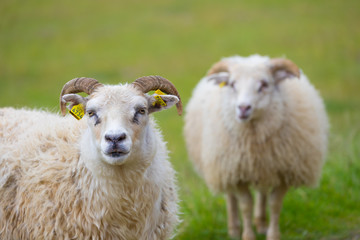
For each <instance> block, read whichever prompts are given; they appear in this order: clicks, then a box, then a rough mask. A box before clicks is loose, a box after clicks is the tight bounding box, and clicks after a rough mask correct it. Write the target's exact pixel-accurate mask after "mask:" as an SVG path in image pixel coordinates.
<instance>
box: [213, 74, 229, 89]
mask: <svg viewBox="0 0 360 240" xmlns="http://www.w3.org/2000/svg"><path fill="white" fill-rule="evenodd" d="M229 79H230V74H229V73H228V72H219V73H214V74H212V75H210V76H208V81H214V82H215V84H218V85H220V86H225V85H228V83H229Z"/></svg>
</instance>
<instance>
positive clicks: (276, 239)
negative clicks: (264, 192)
mask: <svg viewBox="0 0 360 240" xmlns="http://www.w3.org/2000/svg"><path fill="white" fill-rule="evenodd" d="M287 190H288V188H287V187H286V186H283V185H280V186H278V187H275V188H274V190H273V191H272V193H271V194H270V199H269V205H270V224H269V229H268V232H267V236H266V240H280V228H279V217H280V212H281V208H282V203H283V199H284V196H285V194H286V192H287Z"/></svg>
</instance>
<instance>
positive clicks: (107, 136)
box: [105, 133, 126, 143]
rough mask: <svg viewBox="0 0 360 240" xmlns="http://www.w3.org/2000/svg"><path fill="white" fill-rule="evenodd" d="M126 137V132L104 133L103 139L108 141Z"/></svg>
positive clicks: (121, 139)
mask: <svg viewBox="0 0 360 240" xmlns="http://www.w3.org/2000/svg"><path fill="white" fill-rule="evenodd" d="M125 139H126V133H121V134H106V135H105V140H106V141H109V142H113V143H116V142H121V141H123V140H125Z"/></svg>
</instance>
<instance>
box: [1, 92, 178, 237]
mask: <svg viewBox="0 0 360 240" xmlns="http://www.w3.org/2000/svg"><path fill="white" fill-rule="evenodd" d="M103 94H104V95H106V99H107V100H106V101H107V102H106V105H104V106H102V108H103V109H102V111H103V112H102V113H101V114H102V115H103V116H104V119H103V121H104V122H105V121H106V118H105V116H106V117H108V118H109V117H111V116H117V117H118V119H122V118H123V117H124V116H126V115H125V114H126V113H128V112H131V111H130V110H131V109H130V110H128V109H126V106H127V105H123V104H124V103H126V102H128V103H129V105H131V103H132V101H133V102H134V104H137V103H142V102H144V100H143V99H142V98H144V97H143V94H142V93H139V92H137V91H135V90H134V88H132V87H131V86H130V85H123V86H105V87H104V88H103V89H101V90H99V91H98V92H96V93H95V94H94V95H92V96H91V97H92V98H97V97H99V96H101V95H103ZM136 95H139V96H141V98H140V99H135V98H136V97H135V96H136ZM101 104H103V103H102V102H101ZM105 106H106V107H107V109H109V111H113V112H114V113H106V111H107V110H104V109H105ZM109 106H112V108H110V107H109ZM118 109H120V110H121V109H125V110H124V112H125V113H124V114H123V115H119V114H120V113H121V111H120V113H117V112H116V111H115V110H118ZM106 114H108V115H106ZM111 114H112V115H111ZM99 115H100V113H99ZM124 119H126V118H125V117H124ZM124 119H122V120H121V121H122V122H123V123H124V124H123V126H125V127H126V130H127V131H128V132H129V137H132V139H131V140H132V150H131V153H130V155H129V157H128V159H127V160H126V162H125V163H123V164H122V165H111V164H109V163H106V162H104V161H103V160H101V157H100V155H101V154H100V153H98V151H97V150H96V149H97V146H98V144H97V143H96V141H94V139H93V138H94V137H93V135H92V132H91V131H90V129H89V126H92V125H93V123H92V120H91V119H88V117H87V116H85V117H84V119H82V120H80V121H78V120H76V119H75V118H73V117H72V116H70V115H68V116H66V117H61V116H59V115H58V114H53V113H49V112H47V111H40V110H26V109H13V108H3V109H0V196H1V198H0V239H74V238H78V239H144V240H145V239H169V238H171V237H172V236H173V230H174V228H175V225H176V224H177V223H178V221H179V220H178V217H177V211H178V210H177V209H178V207H177V189H176V185H175V172H174V170H173V168H172V166H171V164H170V162H169V161H168V151H167V149H166V144H165V142H164V140H163V138H162V135H161V132H160V131H159V130H158V128H157V125H156V124H155V122H154V121H153V119H152V117H151V116H150V117H149V118H148V119H147V116H144V120H142V124H143V125H142V126H143V127H141V128H140V127H139V126H140V125H134V124H133V125H132V123H126V122H125V120H124ZM87 122H89V125H88V124H87ZM135 128H138V129H135ZM130 132H131V133H132V135H131V134H130Z"/></svg>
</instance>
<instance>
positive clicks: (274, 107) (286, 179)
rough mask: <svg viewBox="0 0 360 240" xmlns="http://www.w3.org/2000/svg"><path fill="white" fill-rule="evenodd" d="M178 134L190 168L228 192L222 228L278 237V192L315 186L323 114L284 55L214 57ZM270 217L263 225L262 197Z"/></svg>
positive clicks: (249, 236)
mask: <svg viewBox="0 0 360 240" xmlns="http://www.w3.org/2000/svg"><path fill="white" fill-rule="evenodd" d="M186 110H187V113H186V116H185V138H186V144H187V148H188V152H189V156H190V158H191V159H192V161H193V163H194V165H195V167H196V169H197V170H198V172H199V173H200V175H201V176H202V177H203V178H204V179H205V181H206V184H207V185H208V187H209V188H210V189H212V190H213V191H214V192H223V193H226V194H227V211H228V230H229V235H230V236H232V237H238V236H240V229H239V220H238V206H237V201H238V200H239V204H240V209H241V212H242V219H243V233H242V237H243V239H246V240H253V239H255V235H254V232H253V230H252V227H251V220H252V209H253V198H252V195H251V192H250V190H249V187H250V186H254V187H255V188H256V189H257V190H258V193H257V201H256V204H255V212H254V213H255V225H256V227H257V230H258V232H261V233H267V239H268V240H270V239H271V240H275V239H279V238H280V230H279V223H278V221H279V214H280V211H281V206H282V200H283V197H284V195H285V194H286V192H287V190H288V189H289V188H290V187H291V186H294V187H298V186H302V185H305V186H314V185H316V184H317V182H318V179H319V177H320V175H321V168H322V165H323V161H324V158H325V154H326V148H327V131H328V120H327V116H326V112H325V109H324V104H323V102H322V99H321V98H320V96H319V94H318V93H317V91H316V90H315V89H314V87H313V86H312V85H311V84H310V83H309V81H308V79H307V78H306V76H305V75H303V74H302V73H300V71H299V69H298V67H297V66H296V65H295V64H294V63H293V62H291V61H290V60H287V59H270V58H268V57H263V56H259V55H253V56H250V57H239V56H235V57H229V58H224V59H222V60H221V61H220V62H218V63H216V64H215V65H213V67H212V68H211V69H210V70H209V72H208V75H207V76H206V77H204V78H203V79H202V80H201V81H200V83H199V84H198V85H197V87H196V88H195V90H194V92H193V96H192V98H191V99H190V101H189V103H188V106H187V108H186ZM268 193H270V195H269V204H270V223H269V226H268V230H267V223H266V202H267V195H268Z"/></svg>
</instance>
